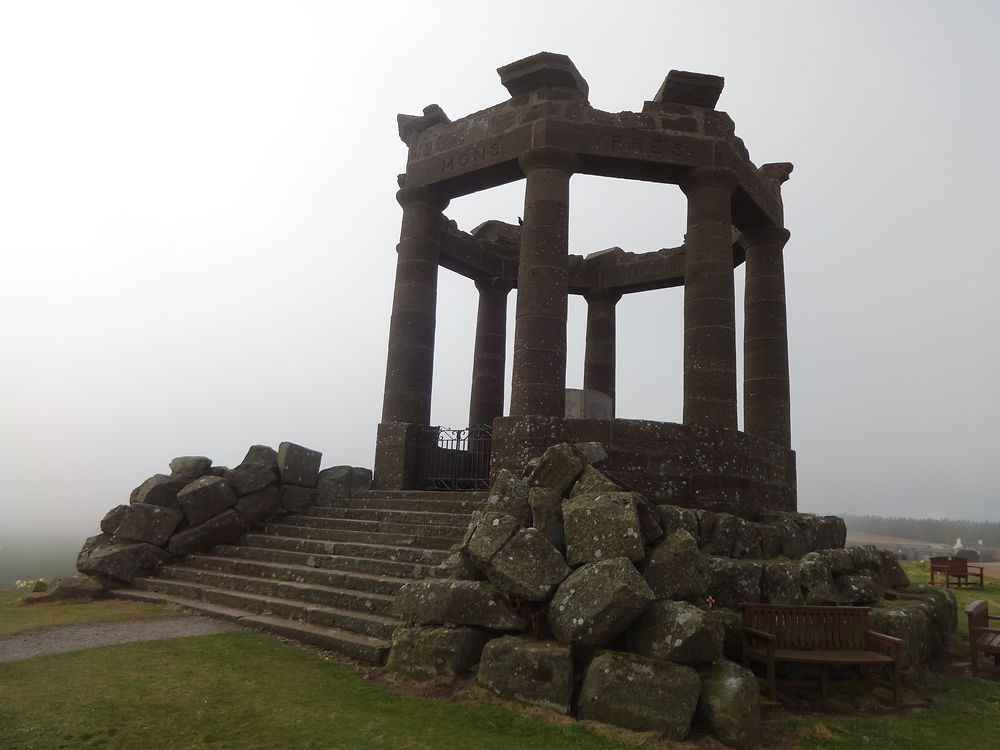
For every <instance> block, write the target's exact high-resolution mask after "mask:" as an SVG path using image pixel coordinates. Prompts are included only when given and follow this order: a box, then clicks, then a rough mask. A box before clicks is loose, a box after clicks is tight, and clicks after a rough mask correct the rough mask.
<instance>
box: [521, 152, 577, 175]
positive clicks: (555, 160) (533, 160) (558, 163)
mask: <svg viewBox="0 0 1000 750" xmlns="http://www.w3.org/2000/svg"><path fill="white" fill-rule="evenodd" d="M517 163H518V165H520V167H521V171H522V172H524V174H525V175H527V174H528V173H529V172H533V171H534V170H536V169H559V170H562V171H563V172H569V173H570V174H572V173H573V172H575V171H576V169H577V166H578V164H579V160H578V159H577V158H576V154H574V153H573V152H572V151H567V150H566V149H563V148H532V149H528V150H527V151H523V152H522V153H521V155H520V156H518V157H517Z"/></svg>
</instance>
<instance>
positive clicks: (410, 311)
mask: <svg viewBox="0 0 1000 750" xmlns="http://www.w3.org/2000/svg"><path fill="white" fill-rule="evenodd" d="M396 200H398V201H399V204H400V205H401V206H402V207H403V222H402V229H401V231H400V237H399V245H398V246H397V248H396V252H397V257H396V288H395V291H394V292H393V296H392V318H391V319H390V322H389V355H388V357H387V360H386V368H385V397H384V399H383V401H382V421H383V422H410V423H414V424H422V425H426V424H428V423H429V422H430V418H431V381H432V379H433V376H434V328H435V323H436V320H435V310H436V307H437V279H438V259H439V256H440V252H441V230H442V227H443V226H444V217H443V216H442V214H441V212H442V211H443V210H444V209H445V206H447V205H448V200H447V199H446V198H443V197H441V196H440V195H438V194H437V193H435V192H434V191H432V190H430V189H428V188H403V189H402V190H400V191H399V192H398V193H396Z"/></svg>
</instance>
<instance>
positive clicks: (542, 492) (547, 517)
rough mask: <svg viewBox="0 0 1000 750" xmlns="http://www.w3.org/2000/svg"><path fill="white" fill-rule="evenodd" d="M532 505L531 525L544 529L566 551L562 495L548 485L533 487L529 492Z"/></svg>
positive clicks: (552, 540) (554, 545)
mask: <svg viewBox="0 0 1000 750" xmlns="http://www.w3.org/2000/svg"><path fill="white" fill-rule="evenodd" d="M528 503H529V505H531V525H532V526H533V527H534V528H536V529H539V530H540V531H542V532H543V533H544V534H545V536H546V538H547V539H548V540H549V541H550V542H551V543H552V546H553V547H555V548H556V549H557V550H559V551H560V552H565V551H566V533H565V531H564V530H563V513H562V497H560V496H559V495H558V494H556V492H554V491H553V490H550V489H549V488H548V487H532V488H531V491H530V492H529V494H528Z"/></svg>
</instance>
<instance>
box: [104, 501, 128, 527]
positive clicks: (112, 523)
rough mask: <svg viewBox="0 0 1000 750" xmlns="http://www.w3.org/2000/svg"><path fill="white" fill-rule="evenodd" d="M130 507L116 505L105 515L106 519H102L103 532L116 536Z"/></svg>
mask: <svg viewBox="0 0 1000 750" xmlns="http://www.w3.org/2000/svg"><path fill="white" fill-rule="evenodd" d="M129 507H131V506H128V505H116V506H115V507H114V508H112V509H111V510H109V511H108V512H107V513H105V514H104V518H102V519H101V531H102V532H104V533H105V534H114V533H115V532H116V531H118V526H119V524H121V522H122V518H124V517H125V512H126V511H127V510H128V509H129Z"/></svg>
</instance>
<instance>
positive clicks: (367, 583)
mask: <svg viewBox="0 0 1000 750" xmlns="http://www.w3.org/2000/svg"><path fill="white" fill-rule="evenodd" d="M184 564H185V565H186V566H187V567H190V568H200V569H202V570H214V571H216V572H218V573H232V574H234V575H242V576H253V577H255V578H266V579H273V580H281V581H293V582H296V583H314V584H319V585H321V586H331V587H333V588H339V589H350V590H352V591H366V592H369V593H373V594H385V595H386V596H394V595H395V594H396V592H397V591H399V590H400V589H401V588H402V587H403V586H405V585H406V584H407V583H409V582H410V581H411V580H412V578H395V577H392V576H386V575H371V574H369V573H355V572H350V571H343V570H322V569H317V568H316V567H312V566H308V565H295V564H288V563H274V562H263V561H260V560H245V559H239V558H237V559H233V558H231V557H226V556H222V555H191V556H190V557H188V558H187V559H186V560H185V561H184Z"/></svg>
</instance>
